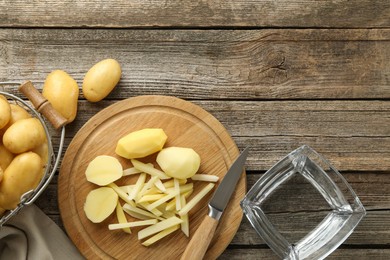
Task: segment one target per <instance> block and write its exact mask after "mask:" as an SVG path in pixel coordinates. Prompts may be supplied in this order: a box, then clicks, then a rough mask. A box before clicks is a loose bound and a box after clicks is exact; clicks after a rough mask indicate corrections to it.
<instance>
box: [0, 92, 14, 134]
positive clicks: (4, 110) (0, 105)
mask: <svg viewBox="0 0 390 260" xmlns="http://www.w3.org/2000/svg"><path fill="white" fill-rule="evenodd" d="M10 119H11V107H10V105H9V103H8V101H7V99H5V98H4V97H3V96H2V98H0V129H1V128H3V127H5V126H6V125H7V124H8V122H9V120H10Z"/></svg>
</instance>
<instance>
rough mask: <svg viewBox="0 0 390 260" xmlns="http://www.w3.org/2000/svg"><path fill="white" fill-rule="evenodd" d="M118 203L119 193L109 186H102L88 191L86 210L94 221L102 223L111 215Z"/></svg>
mask: <svg viewBox="0 0 390 260" xmlns="http://www.w3.org/2000/svg"><path fill="white" fill-rule="evenodd" d="M117 203H118V194H117V193H116V192H115V191H114V190H113V189H111V188H109V187H100V188H97V189H95V190H92V191H90V192H89V193H88V195H87V198H86V200H85V204H84V212H85V215H86V216H87V218H88V219H89V220H91V221H92V222H93V223H100V222H102V221H103V220H105V219H106V218H107V217H108V216H110V215H111V214H112V213H113V212H114V210H115V208H116V206H117Z"/></svg>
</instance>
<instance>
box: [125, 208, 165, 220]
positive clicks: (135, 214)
mask: <svg viewBox="0 0 390 260" xmlns="http://www.w3.org/2000/svg"><path fill="white" fill-rule="evenodd" d="M122 209H123V211H124V212H125V213H126V214H127V215H130V216H132V217H133V218H136V219H142V220H148V219H151V218H150V217H147V216H145V215H142V214H139V213H136V212H133V211H130V210H128V209H126V208H122ZM161 216H163V215H161ZM155 218H156V217H153V219H155ZM164 218H165V217H164Z"/></svg>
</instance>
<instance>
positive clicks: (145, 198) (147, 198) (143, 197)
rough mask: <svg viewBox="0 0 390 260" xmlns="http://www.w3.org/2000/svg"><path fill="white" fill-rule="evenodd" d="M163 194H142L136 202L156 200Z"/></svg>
mask: <svg viewBox="0 0 390 260" xmlns="http://www.w3.org/2000/svg"><path fill="white" fill-rule="evenodd" d="M164 196H165V194H153V195H145V196H142V197H141V198H140V199H139V200H138V202H139V203H140V202H150V201H156V200H159V199H161V198H162V197H164Z"/></svg>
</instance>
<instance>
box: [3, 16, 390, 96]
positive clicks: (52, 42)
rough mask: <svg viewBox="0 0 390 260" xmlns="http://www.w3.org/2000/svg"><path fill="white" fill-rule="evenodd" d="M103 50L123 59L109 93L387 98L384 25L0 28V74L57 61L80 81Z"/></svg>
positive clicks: (33, 71) (36, 69) (7, 76)
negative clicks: (373, 27)
mask: <svg viewBox="0 0 390 260" xmlns="http://www.w3.org/2000/svg"><path fill="white" fill-rule="evenodd" d="M389 20H390V19H389ZM75 57H77V58H75ZM107 57H112V58H116V59H117V60H119V62H120V63H121V64H122V67H123V73H122V74H123V76H122V79H121V82H120V84H119V86H118V88H116V89H115V90H114V91H113V93H112V94H111V95H110V96H109V97H108V98H111V99H121V98H126V97H129V96H136V95H142V94H165V93H170V94H172V95H175V96H178V97H182V98H186V99H240V100H243V99H250V100H253V99H266V100H274V99H275V100H280V99H385V98H390V88H389V85H390V30H389V29H381V30H360V29H359V30H243V31H232V30H103V29H102V30H61V29H59V30H49V29H36V30H27V29H2V30H0V81H24V80H32V81H33V82H35V83H36V85H37V86H39V87H41V86H42V84H43V81H44V79H45V77H46V76H47V74H48V73H49V72H50V71H52V70H54V69H62V70H65V71H67V72H68V73H70V74H71V75H72V76H73V77H74V78H75V79H76V80H77V82H78V83H79V85H80V86H81V83H82V80H83V77H84V75H85V73H86V71H87V70H88V69H89V68H90V67H91V66H92V65H93V64H95V63H96V62H97V61H99V60H101V59H104V58H107Z"/></svg>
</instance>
